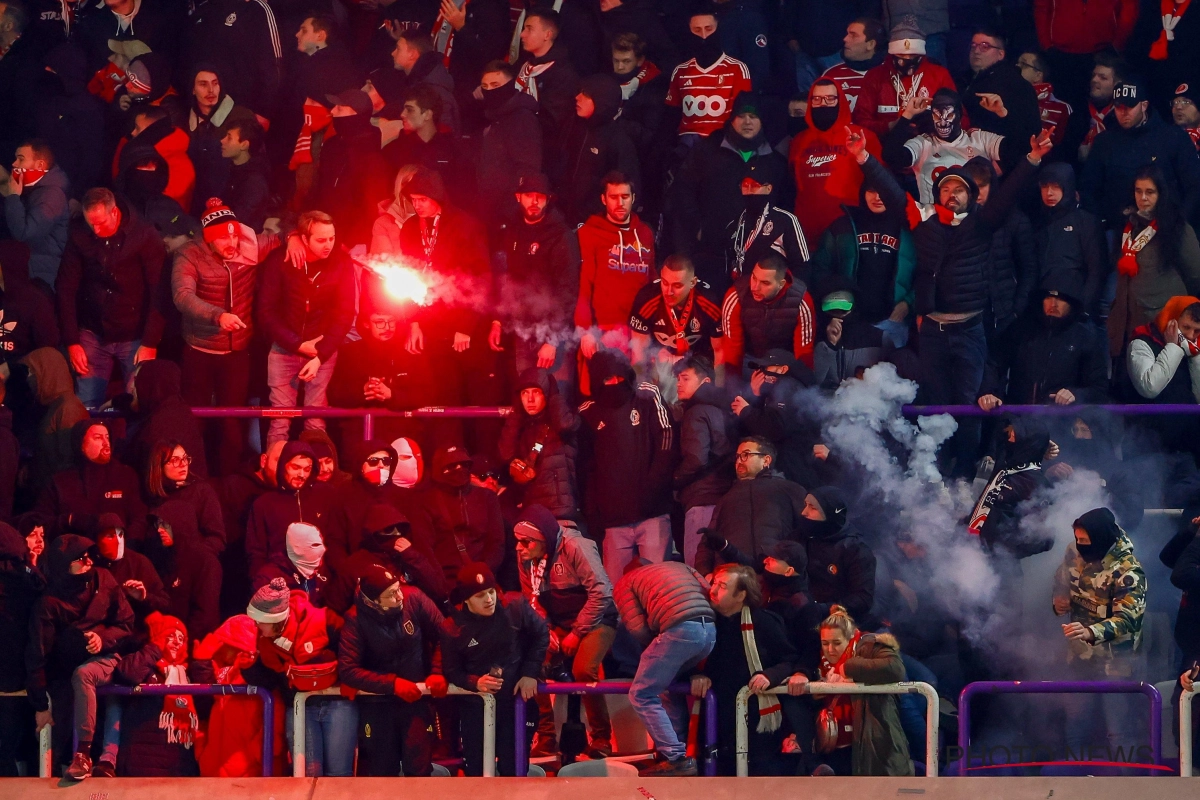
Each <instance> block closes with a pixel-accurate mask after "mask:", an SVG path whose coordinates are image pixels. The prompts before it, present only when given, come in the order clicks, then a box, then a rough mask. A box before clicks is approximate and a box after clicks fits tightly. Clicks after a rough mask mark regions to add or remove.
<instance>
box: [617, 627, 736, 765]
mask: <svg viewBox="0 0 1200 800" xmlns="http://www.w3.org/2000/svg"><path fill="white" fill-rule="evenodd" d="M716 643H717V628H716V625H714V624H713V621H712V620H711V619H707V620H688V621H687V622H680V623H679V624H678V625H674V626H672V627H671V628H668V629H667V630H665V631H663V632H662V633H660V634H659V635H658V636H655V637H654V641H652V642H650V644H649V645H648V646H647V647H646V649H645V650H644V651H643V652H642V660H641V663H639V664H638V670H637V674H636V675H634V676H633V683H632V684H631V685H630V686H629V704H630V705H632V706H633V710H634V711H636V712H637V715H638V719H640V720H641V721H642V724H643V725H644V726H646V733H648V734H650V738H651V739H652V740H654V746H655V748H657V749H658V752H659V753H661V754H662V756H663V758H666V759H668V760H670V761H676V760H678V759H680V758H683V756H685V755H686V754H687V746H686V745H685V744H683V742H681V741H680V740H679V736H680V733H681V732H682V731H684V730H685V729H686V722H685V720H684V715H683V713H682V711H683V708H682V703H680V702H679V698H672V697H670V696H668V695H667V693H666V692H667V687H668V686H669V685H671V683H672V682H673V681H674V680H675V677H676V676H677V675H679V673H680V672H682V671H684V670H686V669H690V668H691V667H694V666H695V665H696V664H699V663H700V661H701V660H702V659H704V658H705V657H707V656H708V654H709V653H711V652H712V649H713V645H715V644H716Z"/></svg>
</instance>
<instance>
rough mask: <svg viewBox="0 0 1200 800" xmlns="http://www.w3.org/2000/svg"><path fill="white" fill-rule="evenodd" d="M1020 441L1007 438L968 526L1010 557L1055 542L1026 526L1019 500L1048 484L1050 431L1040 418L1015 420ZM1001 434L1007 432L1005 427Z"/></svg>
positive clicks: (991, 550)
mask: <svg viewBox="0 0 1200 800" xmlns="http://www.w3.org/2000/svg"><path fill="white" fill-rule="evenodd" d="M1011 426H1012V428H1013V432H1014V434H1015V439H1016V441H1014V442H1009V441H1004V443H1003V445H1002V447H1003V449H1002V451H1001V452H1000V453H999V454H998V455H997V456H996V466H995V468H994V469H993V470H992V475H991V478H990V479H989V480H988V482H987V485H986V486H984V489H983V493H982V494H980V496H979V499H978V500H977V501H976V502H975V508H974V509H973V510H972V512H971V516H970V518H969V520H968V530H969V531H970V532H971V533H973V534H978V535H979V537H980V539H981V540H982V542H983V545H984V547H986V548H987V550H988V552H989V553H994V554H997V555H999V556H1003V557H1008V558H1028V557H1029V556H1034V555H1037V554H1038V553H1044V552H1046V551H1047V550H1049V549H1050V548H1051V547H1053V546H1054V540H1053V539H1052V538H1050V537H1045V536H1041V537H1039V536H1038V535H1037V534H1036V533H1035V532H1030V531H1027V530H1022V529H1021V526H1020V522H1021V518H1020V515H1019V514H1018V513H1017V507H1018V504H1020V503H1021V502H1023V501H1025V500H1029V499H1030V498H1031V497H1033V495H1034V494H1035V493H1036V492H1037V490H1038V489H1040V488H1041V487H1042V486H1043V485H1045V482H1046V477H1045V473H1044V472H1043V470H1042V459H1044V458H1045V454H1046V448H1047V447H1049V445H1050V435H1049V433H1048V432H1047V431H1046V428H1045V426H1044V425H1042V423H1041V421H1040V420H1038V419H1036V418H1016V419H1013V420H1012V421H1011ZM999 433H1000V435H1003V434H1004V431H1003V430H1001V431H1000V432H999Z"/></svg>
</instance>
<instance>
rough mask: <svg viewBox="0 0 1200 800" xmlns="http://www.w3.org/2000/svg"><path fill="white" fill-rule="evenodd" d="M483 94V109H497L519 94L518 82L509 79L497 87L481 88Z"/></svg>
mask: <svg viewBox="0 0 1200 800" xmlns="http://www.w3.org/2000/svg"><path fill="white" fill-rule="evenodd" d="M479 91H480V93H481V94H482V95H483V101H482V102H483V110H484V111H496V110H498V109H500V108H501V107H502V106H503V105H504V104H505V103H507V102H508V101H509V100H511V99H512V98H513V97H514V96H515V95H516V94H517V82H516V81H509V82H508V83H506V84H504V85H503V86H497V87H496V88H495V89H480V90H479Z"/></svg>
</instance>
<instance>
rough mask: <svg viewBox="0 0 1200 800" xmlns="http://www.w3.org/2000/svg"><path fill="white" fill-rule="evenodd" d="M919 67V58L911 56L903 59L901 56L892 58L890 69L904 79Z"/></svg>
mask: <svg viewBox="0 0 1200 800" xmlns="http://www.w3.org/2000/svg"><path fill="white" fill-rule="evenodd" d="M920 65H921V58H920V56H917V57H916V58H913V57H911V56H904V57H903V58H902V57H901V56H892V69H894V70H896V72H898V73H900V74H901V75H903V76H904V77H906V78H907V77H909V76H910V75H912V74H913V73H914V72H916V71H917V67H919V66H920Z"/></svg>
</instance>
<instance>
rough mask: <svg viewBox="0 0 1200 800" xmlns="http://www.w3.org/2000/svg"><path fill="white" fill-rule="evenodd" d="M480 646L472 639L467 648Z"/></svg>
mask: <svg viewBox="0 0 1200 800" xmlns="http://www.w3.org/2000/svg"><path fill="white" fill-rule="evenodd" d="M478 644H479V642H477V641H475V639H473V638H472V639H471V641H469V642H467V647H475V646H476V645H478Z"/></svg>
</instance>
